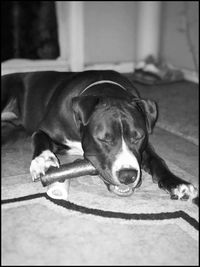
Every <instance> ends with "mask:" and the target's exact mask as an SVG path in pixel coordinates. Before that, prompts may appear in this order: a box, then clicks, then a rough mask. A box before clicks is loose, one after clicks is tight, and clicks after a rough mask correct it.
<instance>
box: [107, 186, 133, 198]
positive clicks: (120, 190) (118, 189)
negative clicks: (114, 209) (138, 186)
mask: <svg viewBox="0 0 200 267" xmlns="http://www.w3.org/2000/svg"><path fill="white" fill-rule="evenodd" d="M134 189H135V187H134V186H133V185H131V184H129V185H125V184H121V185H112V184H110V185H108V190H109V191H111V192H113V193H114V194H116V195H118V196H123V197H128V196H130V195H132V193H133V192H134Z"/></svg>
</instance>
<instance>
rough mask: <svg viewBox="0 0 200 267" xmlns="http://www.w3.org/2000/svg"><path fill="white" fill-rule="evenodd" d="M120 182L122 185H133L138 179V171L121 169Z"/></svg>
mask: <svg viewBox="0 0 200 267" xmlns="http://www.w3.org/2000/svg"><path fill="white" fill-rule="evenodd" d="M118 175H119V176H118V177H119V181H120V183H122V184H131V183H133V182H134V181H135V179H136V177H137V170H135V169H121V170H120V171H119V174H118Z"/></svg>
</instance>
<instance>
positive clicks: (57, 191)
mask: <svg viewBox="0 0 200 267" xmlns="http://www.w3.org/2000/svg"><path fill="white" fill-rule="evenodd" d="M32 141H33V142H32V144H33V149H34V152H33V159H32V161H31V166H30V173H31V177H32V180H33V181H35V180H37V179H38V178H40V176H41V175H44V174H45V172H46V171H47V170H48V169H49V168H50V167H51V166H54V167H58V168H59V166H60V164H59V161H58V159H57V157H56V155H55V154H54V153H53V142H52V140H51V138H50V137H49V136H48V135H47V134H46V133H44V132H42V131H38V132H36V133H34V134H33V136H32ZM69 185H70V181H69V180H65V181H64V182H62V183H61V182H55V183H53V184H51V185H49V187H48V190H47V194H48V195H49V196H50V197H52V198H57V199H64V200H67V199H68V193H69Z"/></svg>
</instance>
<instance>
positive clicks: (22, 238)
mask: <svg viewBox="0 0 200 267" xmlns="http://www.w3.org/2000/svg"><path fill="white" fill-rule="evenodd" d="M30 159H31V150H30V139H29V138H26V139H22V140H19V141H18V142H17V143H15V144H14V145H12V146H8V147H5V148H4V149H3V150H2V264H3V265H198V229H199V223H198V207H197V206H196V205H194V204H193V203H191V202H184V201H183V202H181V201H172V200H170V199H169V195H168V194H167V193H166V192H164V191H162V190H160V189H158V187H157V185H156V184H153V183H152V180H151V177H150V176H149V175H148V174H147V173H145V172H143V176H142V177H143V183H142V185H141V187H140V188H138V189H137V190H136V191H135V192H134V194H133V195H132V196H131V197H118V196H116V195H113V194H111V193H110V192H109V191H108V190H107V189H106V187H105V185H104V184H103V182H102V181H101V180H100V178H99V177H98V176H84V177H79V178H74V179H72V180H71V183H70V190H69V199H68V201H64V200H54V199H51V198H49V197H48V196H47V194H46V188H45V187H42V185H41V183H40V182H36V183H33V182H32V181H31V179H30V174H29V172H28V169H29V164H30ZM75 159H76V157H70V158H67V157H66V156H64V155H63V156H60V161H61V163H64V162H70V161H73V160H75ZM167 163H168V165H169V167H170V169H171V170H172V171H173V172H175V173H176V174H177V175H180V176H182V177H183V178H185V179H186V180H188V181H194V180H195V179H194V177H192V176H191V175H190V174H188V173H187V172H185V171H183V170H182V169H180V168H179V167H177V166H176V165H174V164H173V163H172V162H167ZM196 186H198V185H196Z"/></svg>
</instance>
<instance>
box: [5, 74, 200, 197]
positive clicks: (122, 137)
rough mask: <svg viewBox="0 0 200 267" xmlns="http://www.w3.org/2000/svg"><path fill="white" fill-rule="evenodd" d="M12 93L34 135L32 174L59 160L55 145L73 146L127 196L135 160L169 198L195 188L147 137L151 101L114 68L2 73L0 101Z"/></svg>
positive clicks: (135, 174)
mask: <svg viewBox="0 0 200 267" xmlns="http://www.w3.org/2000/svg"><path fill="white" fill-rule="evenodd" d="M11 99H12V100H13V99H15V100H16V103H17V106H16V109H17V116H18V118H19V119H20V120H21V124H22V125H23V127H24V128H25V130H26V131H27V132H29V133H30V134H33V135H32V139H33V147H34V153H33V160H32V162H31V166H30V172H31V176H32V179H33V180H35V179H37V178H38V177H40V175H42V174H44V173H45V172H46V171H47V169H48V168H49V167H50V166H59V162H58V159H57V157H56V156H55V154H54V148H55V147H56V146H57V145H63V146H65V147H68V148H72V149H73V148H79V149H80V150H81V151H82V154H83V155H84V157H85V158H86V159H87V160H88V161H90V162H91V164H92V165H93V166H94V167H95V168H96V169H97V170H98V172H99V173H100V175H101V177H102V179H103V180H104V182H105V184H106V185H107V187H108V189H109V190H110V191H112V192H114V193H116V194H118V195H122V196H126V195H130V194H131V193H132V192H133V189H134V188H136V187H138V186H139V185H140V184H141V168H143V169H144V170H145V171H147V172H148V173H150V174H151V175H152V177H153V181H154V182H157V183H158V185H159V187H160V188H162V189H164V190H166V191H167V192H168V193H170V195H171V198H173V199H181V200H187V199H194V198H195V197H196V196H197V194H198V192H197V189H196V188H195V187H194V186H193V185H192V184H190V183H188V182H186V181H184V180H183V179H181V178H179V177H177V176H175V175H174V174H173V173H171V171H170V170H169V169H168V167H167V166H166V163H165V162H164V160H163V159H161V158H160V157H159V156H158V155H157V154H156V152H155V151H154V149H153V148H152V145H151V144H150V143H149V141H148V137H149V134H150V133H151V132H152V129H153V127H154V125H155V122H156V120H157V106H156V104H155V103H154V102H153V101H150V100H143V99H141V98H140V97H139V94H138V92H137V91H136V89H135V88H134V86H133V84H132V83H131V82H130V81H129V80H128V79H127V78H125V77H124V76H123V75H121V74H119V73H117V72H114V71H85V72H80V73H75V72H68V73H63V72H53V71H44V72H33V73H18V74H9V75H5V76H3V77H2V101H3V102H2V108H4V107H5V106H6V105H7V104H8V103H9V101H10V100H11Z"/></svg>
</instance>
